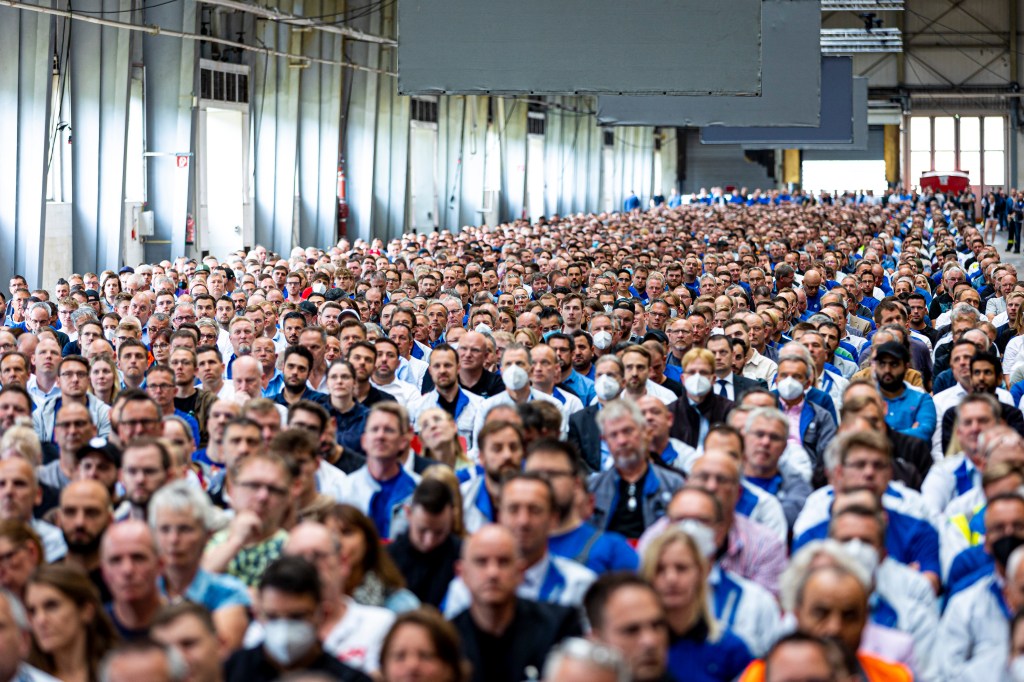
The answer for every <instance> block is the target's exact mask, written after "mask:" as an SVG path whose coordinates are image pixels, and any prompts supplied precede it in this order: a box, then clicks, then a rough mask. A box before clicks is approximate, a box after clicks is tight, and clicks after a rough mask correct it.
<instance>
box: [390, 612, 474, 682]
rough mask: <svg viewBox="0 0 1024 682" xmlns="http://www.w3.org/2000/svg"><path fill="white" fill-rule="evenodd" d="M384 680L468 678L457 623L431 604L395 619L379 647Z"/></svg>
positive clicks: (456, 680)
mask: <svg viewBox="0 0 1024 682" xmlns="http://www.w3.org/2000/svg"><path fill="white" fill-rule="evenodd" d="M380 672H381V675H382V677H383V680H384V682H413V681H415V680H431V681H436V682H466V680H468V679H469V669H468V664H467V663H466V661H465V660H463V659H462V655H461V648H460V646H459V635H458V633H457V632H456V631H455V627H454V626H452V624H451V623H449V622H448V621H446V620H445V619H444V618H443V617H442V616H441V614H440V613H438V612H437V611H436V610H434V609H433V608H431V607H423V608H419V609H416V610H415V611H408V612H406V613H403V614H402V615H400V616H398V618H397V619H395V624H394V625H392V626H391V630H390V631H389V632H388V634H387V637H385V638H384V643H383V644H382V645H381V650H380Z"/></svg>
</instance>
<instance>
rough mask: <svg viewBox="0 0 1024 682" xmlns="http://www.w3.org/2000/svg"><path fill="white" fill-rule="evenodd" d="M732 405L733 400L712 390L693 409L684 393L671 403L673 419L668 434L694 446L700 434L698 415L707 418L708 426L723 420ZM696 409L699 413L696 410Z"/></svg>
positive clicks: (696, 444)
mask: <svg viewBox="0 0 1024 682" xmlns="http://www.w3.org/2000/svg"><path fill="white" fill-rule="evenodd" d="M733 405H735V403H734V402H733V401H731V400H727V399H725V398H723V397H722V396H719V395H715V394H714V392H712V393H710V394H708V396H707V397H706V398H704V402H702V403H701V404H700V406H699V407H698V408H697V409H694V408H693V407H691V405H690V400H689V398H687V397H686V396H685V395H684V396H683V397H682V398H680V399H679V400H677V401H676V402H675V403H674V404H673V405H672V415H673V417H674V419H673V422H672V430H671V431H669V435H670V436H672V437H673V438H678V439H679V440H681V441H683V442H684V443H686V444H687V445H689V446H690V447H693V448H695V447H697V446H698V445H699V443H698V442H697V439H698V437H699V436H700V415H701V414H702V415H704V416H705V417H706V418H707V420H708V425H709V426H710V425H711V424H717V423H719V422H724V421H725V418H726V415H728V414H729V410H731V409H732V408H733ZM698 409H699V410H700V414H698V412H697V410H698Z"/></svg>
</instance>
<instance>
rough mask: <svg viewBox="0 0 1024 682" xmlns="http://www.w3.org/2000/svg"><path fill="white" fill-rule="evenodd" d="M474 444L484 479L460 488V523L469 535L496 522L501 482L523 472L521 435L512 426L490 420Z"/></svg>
mask: <svg viewBox="0 0 1024 682" xmlns="http://www.w3.org/2000/svg"><path fill="white" fill-rule="evenodd" d="M476 444H477V448H478V449H479V452H480V464H481V465H482V466H483V469H484V475H483V476H477V477H476V478H473V479H470V480H469V481H466V482H465V483H463V484H462V486H461V488H462V507H463V523H464V525H465V526H466V531H467V532H469V533H473V532H475V531H476V530H477V529H479V528H481V527H482V526H484V525H486V524H487V523H491V522H493V521H494V520H495V518H496V514H495V512H496V510H497V499H498V495H499V493H500V492H501V482H502V481H503V480H504V479H505V478H507V477H509V476H511V475H512V474H514V473H516V472H517V471H519V470H520V469H521V468H522V464H523V451H524V445H523V431H522V429H521V428H520V427H519V426H518V425H517V424H513V423H512V422H508V421H504V420H493V419H492V420H490V421H487V422H485V423H484V426H483V428H481V429H480V433H478V434H477V437H476Z"/></svg>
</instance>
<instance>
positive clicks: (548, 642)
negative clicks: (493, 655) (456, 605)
mask: <svg viewBox="0 0 1024 682" xmlns="http://www.w3.org/2000/svg"><path fill="white" fill-rule="evenodd" d="M452 625H454V626H455V629H456V630H458V632H459V639H461V640H462V651H463V653H464V654H465V656H466V658H467V659H468V660H469V662H470V664H472V666H473V676H472V678H471V679H472V680H473V682H519V681H520V680H524V679H526V678H527V676H526V668H528V667H531V666H532V667H533V668H535V669H536V670H538V671H539V670H542V669H543V668H544V660H545V659H546V658H547V655H548V652H549V651H551V649H552V648H553V647H554V646H555V645H556V644H558V643H559V642H561V641H562V640H563V639H565V638H567V637H581V636H582V635H583V628H582V627H581V625H580V619H579V616H578V615H577V612H576V610H575V609H572V608H570V607H567V606H557V605H555V604H542V603H539V602H535V601H529V600H526V599H519V598H516V615H515V618H513V619H512V622H511V623H510V624H509V626H508V629H506V630H505V633H504V634H503V635H502V637H501V639H502V640H503V643H504V644H505V647H504V648H503V651H502V653H503V654H504V656H503V657H502V660H501V661H488V662H486V663H485V662H484V661H483V660H482V657H481V651H480V645H479V639H478V633H479V632H480V630H479V628H477V626H476V623H474V622H473V618H472V616H470V613H469V610H468V609H467V610H465V611H463V612H462V613H460V614H459V615H457V616H456V617H455V618H453V619H452ZM488 668H490V669H491V670H492V671H498V670H500V671H503V674H501V675H498V676H491V677H488V676H487V675H486V672H487V669H488Z"/></svg>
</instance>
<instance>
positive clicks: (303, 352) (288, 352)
mask: <svg viewBox="0 0 1024 682" xmlns="http://www.w3.org/2000/svg"><path fill="white" fill-rule="evenodd" d="M293 355H298V356H299V357H300V358H304V359H305V360H306V362H307V363H308V364H309V369H310V370H312V369H313V364H314V360H313V354H312V353H311V352H309V349H308V348H305V347H304V346H288V347H287V348H285V349H284V356H283V357H282V358H281V366H282V367H283V366H284V364H285V363H286V362H288V358H290V357H291V356H293Z"/></svg>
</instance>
